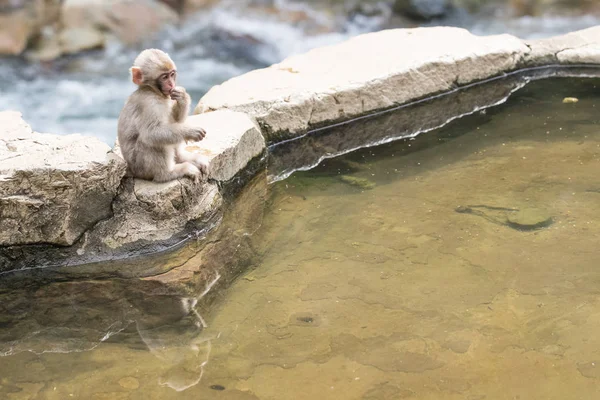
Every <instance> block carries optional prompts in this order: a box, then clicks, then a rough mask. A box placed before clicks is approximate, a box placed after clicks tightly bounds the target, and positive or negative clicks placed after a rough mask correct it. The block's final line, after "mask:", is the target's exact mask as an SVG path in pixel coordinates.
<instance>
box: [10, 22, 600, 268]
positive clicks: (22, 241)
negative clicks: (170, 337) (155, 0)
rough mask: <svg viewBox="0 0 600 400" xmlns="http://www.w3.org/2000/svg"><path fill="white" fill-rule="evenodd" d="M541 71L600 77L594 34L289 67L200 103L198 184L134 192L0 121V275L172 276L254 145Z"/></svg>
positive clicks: (394, 41) (447, 39)
mask: <svg viewBox="0 0 600 400" xmlns="http://www.w3.org/2000/svg"><path fill="white" fill-rule="evenodd" d="M551 65H590V66H592V65H600V27H599V28H591V29H587V30H584V31H580V32H574V33H571V34H568V35H565V36H562V37H557V38H551V39H546V40H539V41H528V42H524V41H521V40H520V39H517V38H516V37H513V36H509V35H500V36H490V37H477V36H474V35H472V34H470V33H468V32H467V31H465V30H462V29H456V28H429V29H428V28H421V29H414V30H389V31H382V32H378V33H372V34H367V35H362V36H359V37H356V38H353V39H352V40H349V41H347V42H345V43H342V44H340V45H335V46H330V47H324V48H320V49H317V50H314V51H311V52H308V53H306V54H303V55H300V56H296V57H292V58H289V59H287V60H284V61H283V62H281V63H279V64H276V65H273V66H271V67H269V68H265V69H262V70H256V71H252V72H250V73H248V74H245V75H242V76H239V77H237V78H234V79H231V80H230V81H227V82H225V83H223V84H222V85H219V86H216V87H214V88H213V89H211V90H210V91H209V92H208V93H207V94H206V96H204V97H203V98H202V99H201V100H200V102H199V104H198V106H197V108H196V111H197V112H199V113H200V114H199V115H196V116H193V117H191V118H190V119H189V121H190V123H192V124H198V125H200V126H202V127H204V128H205V129H206V130H207V132H208V134H207V137H206V139H205V140H204V141H202V142H200V143H196V144H190V146H189V149H190V150H191V151H199V152H202V153H203V154H204V155H205V156H206V157H207V158H208V159H209V160H210V179H209V181H208V182H206V183H203V184H193V183H192V182H191V181H188V180H186V179H183V180H180V181H173V182H170V183H165V184H154V183H150V182H146V181H142V180H132V179H131V178H128V177H125V176H124V175H125V164H124V161H123V160H122V159H121V158H120V156H119V151H118V148H117V149H111V148H110V147H109V146H107V145H105V144H102V143H101V142H99V141H97V140H94V139H89V138H85V139H84V138H83V137H81V136H80V135H67V136H58V135H51V134H41V133H37V132H33V131H32V129H31V128H30V127H29V126H28V125H27V124H26V123H25V122H24V121H23V120H22V118H21V116H20V114H19V113H18V112H9V111H6V112H2V113H0V204H1V205H2V208H0V232H1V235H0V273H3V272H4V273H5V272H8V271H12V270H19V269H21V270H22V269H41V268H48V269H52V270H53V271H56V272H57V273H59V274H61V273H63V274H65V275H68V276H77V275H78V274H80V273H85V274H86V275H88V276H89V275H90V274H91V275H94V274H96V275H97V276H107V275H118V276H123V277H144V276H153V275H162V274H165V273H167V272H168V271H171V270H172V269H173V268H174V267H176V266H178V265H181V259H180V258H178V257H173V251H177V250H178V249H180V248H181V244H182V243H184V242H186V240H189V239H190V238H194V237H198V236H202V235H204V234H206V233H207V232H208V231H210V230H211V229H213V228H214V227H215V226H219V223H220V221H221V219H222V216H223V210H224V209H225V208H226V207H225V206H224V202H223V197H224V195H225V194H226V193H227V192H228V191H229V190H230V188H232V187H238V188H239V187H241V186H243V184H244V183H246V182H248V181H249V180H250V179H251V178H252V177H253V176H255V175H256V174H257V173H258V171H260V170H262V169H264V157H263V156H264V155H265V153H266V147H265V142H268V143H278V142H281V141H283V140H288V139H292V138H297V137H300V136H302V135H304V134H305V133H306V132H307V131H310V130H315V129H319V128H322V127H324V126H326V125H331V124H335V123H340V122H347V121H350V120H353V119H355V118H359V117H363V116H365V115H369V114H372V113H374V112H379V111H385V110H388V109H393V108H394V107H398V106H401V105H403V104H408V103H411V102H414V101H418V100H420V99H424V98H428V97H430V96H432V95H437V94H442V93H446V92H450V91H452V90H455V89H457V88H460V87H464V86H466V85H470V84H473V83H476V82H480V81H484V80H486V79H489V78H493V77H498V76H502V75H505V74H507V73H509V72H512V71H516V70H519V69H526V68H535V67H543V66H551ZM500 100H501V99H500ZM494 101H495V102H498V101H499V100H498V99H496V100H494ZM487 105H491V104H486V106H487ZM473 111H474V110H473ZM464 113H468V110H466V111H465V112H464ZM396 129H397V131H400V132H401V131H402V130H403V127H401V126H397V127H396ZM333 145H335V144H333ZM32 152H33V153H32ZM262 179H266V177H263V178H262ZM185 251H189V249H185ZM149 254H154V255H155V256H154V257H152V259H151V260H150V261H148V262H129V261H128V260H132V259H133V258H135V257H137V256H147V255H149ZM192 256H193V255H192V254H188V255H187V258H189V257H192ZM115 260H120V261H119V262H118V263H116V262H112V263H106V262H107V261H115ZM130 264H131V265H130ZM195 268H196V269H197V270H198V271H200V270H202V268H203V266H202V262H200V263H198V264H197V265H196V266H195ZM189 272H190V271H188V273H189ZM170 276H171V277H172V278H173V279H178V278H176V277H177V276H178V274H176V273H171V275H170Z"/></svg>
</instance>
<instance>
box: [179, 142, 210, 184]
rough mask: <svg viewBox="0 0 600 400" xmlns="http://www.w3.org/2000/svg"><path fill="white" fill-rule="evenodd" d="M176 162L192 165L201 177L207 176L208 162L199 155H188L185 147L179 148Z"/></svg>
mask: <svg viewBox="0 0 600 400" xmlns="http://www.w3.org/2000/svg"><path fill="white" fill-rule="evenodd" d="M176 160H177V162H180V163H182V162H189V163H192V164H194V165H195V166H196V167H197V168H198V169H199V170H200V172H202V175H203V176H205V177H206V176H207V175H208V162H206V160H205V159H204V157H202V156H201V155H200V154H194V153H190V152H189V151H187V150H186V149H185V146H179V147H178V148H177V153H176Z"/></svg>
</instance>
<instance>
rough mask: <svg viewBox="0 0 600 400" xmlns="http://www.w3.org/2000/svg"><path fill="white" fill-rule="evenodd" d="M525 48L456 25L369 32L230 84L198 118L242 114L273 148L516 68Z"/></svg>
mask: <svg viewBox="0 0 600 400" xmlns="http://www.w3.org/2000/svg"><path fill="white" fill-rule="evenodd" d="M391 49H393V50H391ZM528 51H529V48H528V47H527V46H525V45H524V44H523V43H522V42H521V41H520V40H519V39H517V38H515V37H513V36H509V35H499V36H488V37H478V36H475V35H472V34H470V33H469V32H467V31H466V30H464V29H458V28H418V29H394V30H386V31H381V32H376V33H369V34H365V35H360V36H357V37H355V38H352V39H350V40H348V41H346V42H344V43H341V44H338V45H334V46H327V47H321V48H318V49H314V50H312V51H310V52H308V53H306V54H302V55H298V56H293V57H290V58H288V59H286V60H284V61H283V62H281V63H279V64H275V65H272V66H271V67H268V68H265V69H260V70H255V71H251V72H249V73H247V74H244V75H241V76H238V77H236V78H233V79H230V80H229V81H227V82H225V83H223V84H221V85H218V86H215V87H213V88H212V89H211V90H209V92H208V93H207V94H206V95H205V96H204V97H202V99H201V100H200V102H199V103H198V105H197V107H196V109H195V113H204V112H208V111H214V110H218V109H223V108H227V109H230V110H235V111H242V112H246V113H248V114H250V115H252V116H253V117H255V118H256V119H257V121H258V123H259V125H260V126H261V128H262V129H263V134H264V135H266V139H267V142H270V143H273V142H278V141H282V140H285V139H289V138H293V137H297V136H300V135H302V134H303V133H304V132H305V131H306V130H308V129H311V128H314V127H319V126H323V125H324V124H326V123H331V122H336V121H343V120H348V119H351V118H353V117H357V116H360V115H364V114H367V113H370V112H373V111H375V110H382V109H386V108H390V107H393V106H395V105H399V104H403V103H406V102H409V101H411V100H416V99H419V98H423V97H425V96H428V95H431V94H433V93H439V92H443V91H447V90H449V89H451V88H453V87H455V86H456V85H464V84H466V83H470V82H473V81H478V80H482V79H485V78H489V77H491V76H495V75H498V74H500V73H504V72H506V71H510V70H513V69H515V68H516V66H517V64H518V63H519V61H520V60H521V59H522V57H523V56H524V55H525V54H526V53H527V52H528ZM357 54H360V55H361V57H358V58H357V57H356V55H357ZM404 54H406V56H404ZM373 60H376V61H377V62H373Z"/></svg>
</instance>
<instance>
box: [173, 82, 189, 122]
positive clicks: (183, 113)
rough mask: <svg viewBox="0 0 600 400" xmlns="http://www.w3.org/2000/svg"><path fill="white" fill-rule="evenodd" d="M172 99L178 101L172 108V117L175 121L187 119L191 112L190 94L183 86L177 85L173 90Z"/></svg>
mask: <svg viewBox="0 0 600 400" xmlns="http://www.w3.org/2000/svg"><path fill="white" fill-rule="evenodd" d="M171 99H173V100H175V101H176V102H175V105H174V106H173V109H172V110H171V117H172V118H173V120H174V121H175V122H183V121H185V119H186V118H187V116H188V114H189V113H190V103H191V98H190V95H189V94H187V92H186V91H185V89H184V88H183V87H182V86H177V87H175V88H174V89H173V91H172V92H171Z"/></svg>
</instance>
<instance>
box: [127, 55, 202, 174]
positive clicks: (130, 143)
mask: <svg viewBox="0 0 600 400" xmlns="http://www.w3.org/2000/svg"><path fill="white" fill-rule="evenodd" d="M131 73H132V80H133V82H134V83H135V84H137V85H138V89H137V90H136V91H135V92H134V93H133V94H132V95H131V96H129V98H128V99H127V102H126V104H125V107H123V110H122V111H121V114H120V115H119V124H118V137H119V143H120V145H121V152H122V154H123V157H124V158H125V161H127V166H128V170H129V172H130V173H131V175H133V176H134V177H136V178H142V179H147V180H154V181H155V182H166V181H170V180H173V179H178V178H181V177H183V176H189V177H191V178H193V179H194V180H195V181H197V180H198V179H199V178H200V177H206V175H207V173H208V165H207V163H206V162H205V161H204V160H203V159H202V157H201V156H200V155H198V154H193V153H190V152H188V151H186V150H185V143H186V142H187V141H188V140H189V141H194V142H196V141H200V140H202V139H203V138H204V136H205V134H206V132H205V131H204V129H202V128H194V127H190V126H187V125H186V124H185V120H186V118H187V115H188V114H189V110H190V101H191V99H190V96H189V95H188V94H187V93H186V91H185V89H184V88H183V87H181V86H175V84H176V66H175V63H174V62H173V61H172V60H171V58H170V57H169V56H168V55H167V54H166V53H164V52H162V51H161V50H157V49H149V50H144V51H143V52H141V53H140V55H139V56H138V57H137V58H136V59H135V61H134V63H133V67H131Z"/></svg>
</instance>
